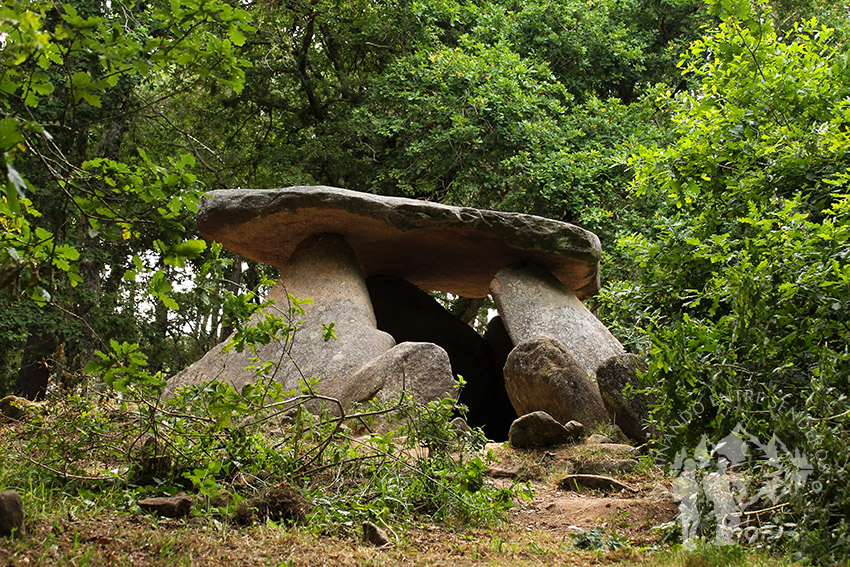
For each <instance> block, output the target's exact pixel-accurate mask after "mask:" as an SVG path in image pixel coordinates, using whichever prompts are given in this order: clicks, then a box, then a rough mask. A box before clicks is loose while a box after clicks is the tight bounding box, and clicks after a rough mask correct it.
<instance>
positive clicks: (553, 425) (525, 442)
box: [508, 411, 575, 448]
mask: <svg viewBox="0 0 850 567" xmlns="http://www.w3.org/2000/svg"><path fill="white" fill-rule="evenodd" d="M574 440H575V437H573V436H571V435H570V432H569V431H567V429H566V428H565V427H564V426H563V425H561V424H560V423H558V422H557V421H555V418H553V417H552V416H551V415H549V414H548V413H546V412H545V411H535V412H531V413H528V414H525V415H523V416H521V417H519V418H517V419H516V421H514V422H513V423H512V424H511V429H510V431H509V433H508V441H509V442H510V444H511V445H513V446H514V447H519V448H525V447H549V446H551V445H559V444H561V443H568V442H570V441H574Z"/></svg>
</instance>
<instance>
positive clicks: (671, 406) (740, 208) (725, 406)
mask: <svg viewBox="0 0 850 567" xmlns="http://www.w3.org/2000/svg"><path fill="white" fill-rule="evenodd" d="M710 5H711V6H712V8H713V9H714V10H715V13H717V14H718V15H719V17H720V18H721V21H720V24H719V25H718V26H717V27H716V28H714V29H712V30H710V31H709V32H708V33H707V34H706V36H705V37H704V38H703V39H701V40H699V41H697V42H695V43H694V44H693V45H692V46H691V48H690V50H689V52H688V53H687V55H686V56H684V57H683V59H682V62H681V67H682V69H683V72H685V73H688V74H692V75H693V76H694V77H695V78H697V79H698V80H699V88H697V89H695V90H694V91H692V92H690V93H682V94H680V95H678V96H676V97H673V98H670V99H668V102H667V104H668V105H669V108H670V109H671V111H672V112H673V121H674V123H675V125H676V139H675V141H674V143H673V144H671V145H669V146H667V147H647V148H643V149H641V151H640V152H639V153H638V154H637V155H636V157H635V159H634V165H635V168H636V179H635V189H636V191H637V194H638V195H639V196H640V195H644V194H647V193H656V194H659V195H661V196H665V197H667V198H668V202H669V205H668V206H667V207H666V208H664V209H662V210H661V211H660V213H661V214H660V215H659V217H658V220H657V222H656V224H657V226H656V230H657V233H656V234H655V235H654V236H649V237H647V236H646V235H634V236H631V237H629V238H626V239H624V241H623V243H624V245H625V247H626V248H627V250H628V251H629V253H630V254H632V255H633V258H634V259H635V260H636V261H637V262H638V263H639V265H640V268H641V269H640V273H641V277H640V279H639V280H637V281H635V282H633V284H632V286H631V287H630V288H628V289H627V291H624V288H621V289H620V291H621V292H622V294H621V295H620V297H618V303H617V306H619V308H620V310H619V312H618V315H619V316H620V317H625V318H630V319H629V320H630V321H631V322H630V323H629V324H631V325H636V326H639V327H643V328H645V329H647V335H646V338H647V339H648V340H649V341H650V342H649V343H648V345H647V347H648V351H649V355H650V359H651V367H650V371H649V373H648V379H649V381H650V382H651V383H652V382H654V383H655V384H656V387H657V389H658V390H659V393H660V394H661V395H662V397H661V399H662V400H663V401H662V402H661V404H660V407H659V408H658V410H657V418H658V420H659V424H660V425H661V426H662V428H663V429H664V436H665V439H666V440H667V441H668V442H670V445H671V448H673V449H675V450H678V449H679V448H682V447H695V446H696V444H697V441H698V439H699V437H700V436H701V435H702V434H704V433H707V434H708V435H710V436H714V437H715V438H717V439H719V438H721V437H723V436H724V435H726V434H728V433H729V432H730V431H732V430H733V429H734V428H735V427H736V426H737V425H741V426H743V427H744V428H745V429H746V430H747V431H748V432H749V433H751V434H755V435H760V436H764V437H765V438H769V437H770V436H772V435H774V434H775V435H776V436H777V437H778V438H779V439H782V440H783V441H784V442H785V443H787V444H788V445H789V447H797V448H798V449H799V450H802V451H803V452H804V454H806V455H808V456H809V458H810V459H815V456H817V457H816V460H817V463H816V465H817V469H816V471H815V476H816V478H815V479H813V481H816V483H822V484H821V485H822V486H823V487H825V488H824V489H822V490H818V489H817V486H819V485H818V484H810V485H807V486H805V487H797V490H795V491H793V493H792V495H790V496H789V497H788V499H787V501H786V502H783V503H781V505H780V506H779V507H778V508H776V510H777V511H781V512H783V513H785V514H787V516H786V517H785V518H782V519H779V520H776V521H778V522H779V521H782V522H795V523H797V525H798V526H800V531H801V532H803V534H805V535H804V536H801V537H803V538H804V541H805V542H806V543H805V547H806V549H807V550H808V551H809V552H810V553H812V554H814V555H817V556H819V558H820V560H822V561H824V562H829V561H830V558H833V559H834V560H838V558H839V557H844V556H846V552H847V549H846V541H847V539H846V534H847V525H846V522H844V520H842V518H846V514H847V513H848V508H847V502H848V501H850V500H848V494H847V491H846V488H845V486H846V484H845V483H843V482H841V481H839V480H838V479H839V478H842V475H844V474H846V472H847V470H846V467H847V464H846V463H847V462H848V460H849V459H848V457H850V454H848V450H847V444H846V441H847V439H848V433H850V427H848V424H849V423H850V422H848V420H847V419H846V416H847V413H848V411H850V399H848V397H847V394H846V392H847V389H848V386H850V357H848V352H847V348H846V345H847V340H848V336H850V320H849V319H848V315H847V313H848V307H850V304H848V298H850V264H848V259H850V216H848V212H850V199H849V198H848V182H850V174H848V171H850V153H848V149H850V136H848V119H850V106H848V105H850V102H848V101H850V97H848V95H850V68H849V67H848V64H847V58H846V57H845V55H844V53H845V51H846V46H844V45H842V44H841V43H840V42H839V40H838V39H837V37H838V36H836V34H835V33H834V31H833V30H832V29H830V28H826V27H824V26H822V25H820V24H818V23H817V21H815V20H809V21H804V22H800V23H798V24H796V25H795V26H794V28H793V31H791V32H789V33H787V35H786V34H783V35H780V34H779V33H778V32H777V31H776V28H775V27H774V23H773V20H772V19H771V17H770V10H769V8H768V7H767V6H766V5H765V4H756V5H755V6H750V5H749V4H748V3H746V2H728V1H725V0H724V1H722V2H721V1H717V2H713V1H712V2H710ZM697 413H698V414H699V419H694V420H690V421H688V422H683V421H681V420H680V418H679V417H678V416H681V415H695V414H697ZM813 486H814V488H813ZM813 504H815V505H813ZM843 542H844V543H843Z"/></svg>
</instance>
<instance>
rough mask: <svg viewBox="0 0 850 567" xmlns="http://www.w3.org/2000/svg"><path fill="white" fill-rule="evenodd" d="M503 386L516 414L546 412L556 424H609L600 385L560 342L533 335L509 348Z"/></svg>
mask: <svg viewBox="0 0 850 567" xmlns="http://www.w3.org/2000/svg"><path fill="white" fill-rule="evenodd" d="M505 386H507V389H508V395H509V396H510V398H511V403H512V404H513V405H514V409H516V412H517V414H519V415H525V414H527V413H532V412H535V411H545V412H546V413H548V414H549V415H551V416H552V417H553V418H555V420H556V421H557V422H558V423H567V422H569V421H572V420H575V421H578V422H580V423H582V424H584V425H586V426H592V425H594V424H597V423H608V414H607V412H606V411H605V405H604V404H603V402H602V398H601V397H600V395H599V388H597V387H596V384H594V383H593V381H592V380H591V379H590V377H589V376H588V375H587V371H586V370H585V369H584V368H583V367H582V366H581V365H580V364H579V363H578V362H576V360H575V358H573V357H572V356H571V355H570V353H569V352H568V351H567V349H566V348H565V347H564V345H563V344H561V342H560V341H558V340H556V339H553V338H551V337H535V338H533V339H530V340H527V341H525V342H522V343H520V344H518V345H517V346H516V348H514V350H513V351H511V354H510V356H508V362H507V364H505Z"/></svg>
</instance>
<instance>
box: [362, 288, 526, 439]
mask: <svg viewBox="0 0 850 567" xmlns="http://www.w3.org/2000/svg"><path fill="white" fill-rule="evenodd" d="M366 286H367V287H368V289H369V294H370V296H371V298H372V307H373V309H374V311H375V318H376V320H377V324H378V329H379V330H381V331H384V332H386V333H389V334H390V335H392V337H393V338H394V339H395V341H396V343H402V342H406V341H412V342H430V343H434V344H436V345H439V346H440V347H442V348H443V349H444V350H445V351H446V353H448V355H449V360H450V361H451V365H452V373H453V374H454V375H455V376H456V377H457V376H458V375H460V376H463V379H464V380H465V381H466V387H465V388H464V389H463V390H462V391H461V394H460V402H461V403H462V404H464V405H465V406H467V407H468V408H469V413H468V415H467V422H468V423H469V425H471V426H473V427H482V428H483V429H484V433H485V434H486V435H487V437H488V438H490V439H493V440H494V441H504V440H505V439H507V437H508V429H509V428H510V425H511V422H512V421H513V420H514V419H516V417H517V415H516V412H515V411H514V409H513V406H512V405H511V403H510V400H509V399H508V394H507V391H506V390H505V383H504V379H503V377H502V368H503V367H504V364H505V360H506V359H507V355H508V353H509V352H510V350H511V348H513V345H512V344H511V341H510V338H509V337H508V335H507V332H506V331H505V330H504V326H503V325H501V320H499V319H498V318H496V319H494V321H495V322H491V324H490V325H489V326H488V330H487V333H486V334H485V336H484V337H482V336H481V335H479V334H478V333H477V332H476V331H475V330H474V329H473V328H472V327H470V326H469V325H467V324H465V323H464V322H463V321H461V320H460V319H458V318H457V317H455V316H454V315H452V314H451V313H450V312H449V311H447V310H446V309H445V308H444V307H443V306H442V305H440V303H439V302H438V301H437V300H436V299H434V298H433V297H431V296H430V295H428V294H427V293H425V292H424V291H422V290H421V289H419V288H418V287H416V286H415V285H413V284H412V283H409V282H407V281H405V280H403V279H400V278H396V277H391V276H372V277H369V278H366Z"/></svg>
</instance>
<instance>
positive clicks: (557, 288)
mask: <svg viewBox="0 0 850 567" xmlns="http://www.w3.org/2000/svg"><path fill="white" fill-rule="evenodd" d="M490 290H491V292H492V294H493V301H494V302H495V303H496V308H497V309H498V310H499V314H500V315H501V317H502V320H503V322H504V324H505V328H506V329H507V330H508V334H510V336H511V339H512V340H513V343H514V344H515V345H516V344H519V343H521V342H523V341H527V340H529V339H531V338H533V337H539V336H548V337H553V338H556V339H558V340H559V341H561V343H563V345H564V346H565V347H566V348H567V350H568V351H569V352H570V354H571V355H572V356H573V357H574V358H575V359H576V361H578V363H579V364H580V365H581V366H582V367H583V368H584V369H585V370H586V371H587V372H594V371H595V370H596V368H597V367H598V366H599V365H600V364H602V362H604V361H605V360H607V359H608V358H610V357H611V356H615V355H618V354H622V353H623V352H625V350H624V349H623V345H621V344H620V342H619V341H618V340H617V339H616V338H614V335H612V334H611V332H610V331H608V329H607V328H606V327H605V325H603V324H602V322H601V321H599V319H597V318H596V317H595V316H594V315H593V313H591V312H590V311H588V310H587V308H586V307H585V306H584V305H583V304H582V303H581V301H580V300H579V298H578V297H577V296H576V295H575V294H574V293H573V292H571V291H570V290H569V289H568V288H567V287H565V286H564V285H563V284H562V283H561V282H559V281H558V280H557V279H556V278H554V277H553V276H552V275H551V274H549V273H548V272H547V271H546V270H545V269H543V268H542V267H540V266H538V265H535V264H524V265H517V266H509V267H506V268H504V269H501V270H499V272H498V273H497V274H496V276H495V278H493V281H492V283H491V284H490ZM579 421H581V420H579Z"/></svg>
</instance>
